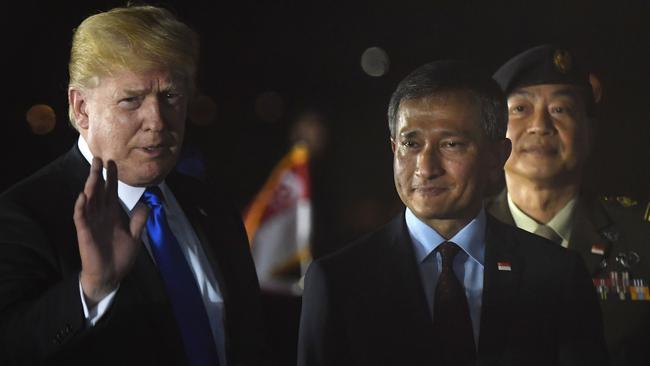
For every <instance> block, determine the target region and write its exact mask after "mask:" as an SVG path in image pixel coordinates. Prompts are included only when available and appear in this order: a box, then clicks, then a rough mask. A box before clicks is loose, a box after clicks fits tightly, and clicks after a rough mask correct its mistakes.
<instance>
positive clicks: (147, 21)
mask: <svg viewBox="0 0 650 366" xmlns="http://www.w3.org/2000/svg"><path fill="white" fill-rule="evenodd" d="M198 59H199V39H198V36H197V34H196V33H195V32H194V31H193V30H191V29H190V28H189V27H188V26H187V25H185V24H184V23H182V22H180V21H179V20H178V19H176V17H175V16H174V15H173V14H172V13H171V12H169V11H168V10H166V9H163V8H158V7H154V6H127V7H120V8H115V9H112V10H109V11H107V12H103V13H99V14H96V15H92V16H90V17H88V18H86V19H85V20H84V21H83V22H82V23H81V24H80V25H79V27H77V29H75V30H74V35H73V37H72V48H71V50H70V64H69V66H68V67H69V72H70V83H69V85H68V86H69V87H71V88H78V89H86V88H92V87H95V86H97V84H98V81H99V78H101V77H104V76H111V75H112V74H113V73H114V72H116V71H121V70H129V71H133V72H142V71H147V70H152V69H156V68H162V67H164V68H168V69H170V70H172V72H174V73H177V74H178V75H177V76H179V77H182V78H185V81H186V82H187V83H188V86H189V87H190V88H191V90H193V89H194V85H195V84H194V83H195V78H196V69H197V64H198ZM68 115H69V117H70V122H71V123H72V125H73V127H75V128H77V127H76V123H75V120H74V114H73V111H72V106H70V108H69V110H68Z"/></svg>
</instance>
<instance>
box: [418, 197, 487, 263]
mask: <svg viewBox="0 0 650 366" xmlns="http://www.w3.org/2000/svg"><path fill="white" fill-rule="evenodd" d="M405 218H406V227H407V228H408V231H409V235H410V236H411V239H412V240H413V245H414V248H415V256H416V258H417V260H418V262H422V261H424V260H425V259H426V258H427V257H428V256H429V255H430V254H431V253H432V252H433V251H434V250H436V248H437V247H438V245H440V244H442V243H444V242H446V241H451V242H453V243H455V244H456V245H458V246H459V247H461V248H462V249H463V251H464V252H465V253H467V255H469V256H470V257H471V258H473V259H474V260H475V261H477V262H478V263H480V264H481V265H483V261H484V257H485V227H486V221H487V220H486V215H485V209H483V208H481V210H480V211H479V213H478V215H476V217H475V218H474V219H473V220H472V221H470V223H469V224H467V225H465V227H464V228H462V229H461V230H460V231H459V232H458V233H456V235H454V236H453V237H452V238H451V239H449V240H445V238H443V237H442V236H441V235H440V234H438V232H436V231H435V230H434V229H433V228H432V227H430V226H429V225H427V224H425V223H424V222H422V221H421V220H420V219H419V218H417V217H416V216H415V214H413V212H412V211H411V210H410V209H409V208H407V209H406V214H405Z"/></svg>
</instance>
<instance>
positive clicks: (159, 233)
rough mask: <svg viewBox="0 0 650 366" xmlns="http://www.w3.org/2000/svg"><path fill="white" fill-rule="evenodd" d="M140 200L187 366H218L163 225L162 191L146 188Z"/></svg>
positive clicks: (194, 291)
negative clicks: (145, 210)
mask: <svg viewBox="0 0 650 366" xmlns="http://www.w3.org/2000/svg"><path fill="white" fill-rule="evenodd" d="M142 200H143V201H144V202H145V203H146V204H147V205H148V206H149V207H150V208H151V211H150V212H149V217H148V218H147V224H146V226H147V234H148V235H149V243H150V246H151V252H152V253H153V256H154V258H155V259H156V264H157V265H158V270H159V272H160V275H161V277H162V279H163V282H164V284H165V289H166V290H167V295H168V296H169V299H170V301H171V304H172V308H173V310H174V315H175V317H176V323H177V324H178V328H179V329H180V331H181V337H182V339H183V345H184V346H185V353H186V355H187V360H188V365H190V366H199V365H206V366H207V365H211V366H213V365H219V357H218V355H217V349H216V346H215V342H214V338H213V336H212V330H211V329H210V322H209V320H208V315H207V313H206V310H205V305H204V304H203V299H202V297H201V292H200V291H199V287H198V285H197V283H196V280H195V278H194V275H193V274H192V271H191V269H190V266H189V265H188V264H187V261H186V260H185V256H184V255H183V252H182V251H181V248H180V245H179V244H178V241H177V240H176V237H174V234H173V233H172V231H171V229H170V228H169V224H168V223H167V217H166V215H165V210H164V208H163V206H162V204H163V195H162V192H161V191H160V189H159V188H158V187H149V188H147V189H146V191H145V192H144V195H143V196H142Z"/></svg>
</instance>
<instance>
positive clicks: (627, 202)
mask: <svg viewBox="0 0 650 366" xmlns="http://www.w3.org/2000/svg"><path fill="white" fill-rule="evenodd" d="M601 199H602V200H603V201H605V202H608V203H614V202H617V203H618V204H619V205H620V206H621V207H625V208H629V207H634V206H636V205H638V204H639V202H637V201H635V200H633V199H632V198H630V197H627V196H604V197H601Z"/></svg>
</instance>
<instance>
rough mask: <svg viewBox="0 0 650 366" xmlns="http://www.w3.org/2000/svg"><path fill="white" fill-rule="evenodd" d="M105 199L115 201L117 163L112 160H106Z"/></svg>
mask: <svg viewBox="0 0 650 366" xmlns="http://www.w3.org/2000/svg"><path fill="white" fill-rule="evenodd" d="M106 200H107V201H108V202H110V203H117V165H116V164H115V162H114V161H113V160H109V161H107V162H106Z"/></svg>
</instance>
